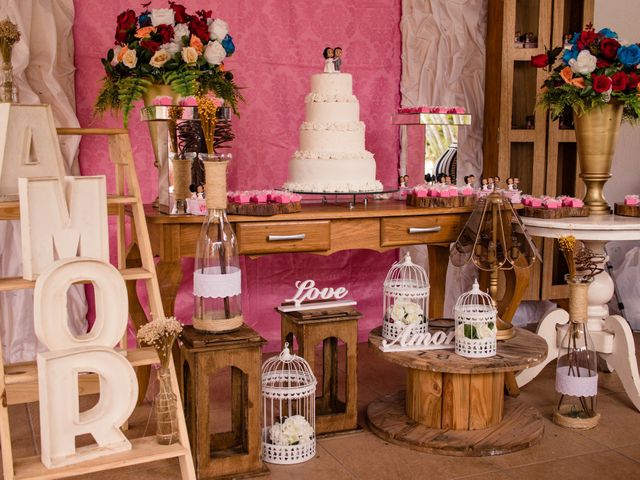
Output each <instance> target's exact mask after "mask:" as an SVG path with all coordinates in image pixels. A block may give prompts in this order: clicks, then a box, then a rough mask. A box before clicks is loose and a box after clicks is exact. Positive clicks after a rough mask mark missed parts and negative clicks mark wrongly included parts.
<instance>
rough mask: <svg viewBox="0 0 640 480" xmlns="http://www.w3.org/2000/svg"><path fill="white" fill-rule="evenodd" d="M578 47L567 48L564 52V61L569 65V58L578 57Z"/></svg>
mask: <svg viewBox="0 0 640 480" xmlns="http://www.w3.org/2000/svg"><path fill="white" fill-rule="evenodd" d="M578 53H579V52H578V49H577V48H576V47H574V48H565V49H564V53H563V54H562V62H563V63H564V64H565V65H569V60H571V59H574V60H575V59H576V58H578Z"/></svg>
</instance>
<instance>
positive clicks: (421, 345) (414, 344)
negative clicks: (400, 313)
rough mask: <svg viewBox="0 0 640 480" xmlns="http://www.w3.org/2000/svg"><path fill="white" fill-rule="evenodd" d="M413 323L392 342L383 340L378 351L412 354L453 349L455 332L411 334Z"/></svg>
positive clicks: (440, 331) (450, 330)
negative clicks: (421, 351) (422, 351)
mask: <svg viewBox="0 0 640 480" xmlns="http://www.w3.org/2000/svg"><path fill="white" fill-rule="evenodd" d="M415 325H416V324H415V323H412V324H409V325H407V326H406V327H405V329H404V330H403V331H402V333H401V334H400V335H398V337H397V338H396V339H395V340H393V341H392V342H388V341H387V340H383V341H382V344H381V345H380V350H382V351H383V352H414V351H420V350H445V349H451V348H453V347H454V342H453V340H454V338H455V331H454V329H453V328H451V329H449V330H448V331H446V332H445V331H443V330H438V331H436V332H433V333H432V332H426V333H413V327H414V326H415Z"/></svg>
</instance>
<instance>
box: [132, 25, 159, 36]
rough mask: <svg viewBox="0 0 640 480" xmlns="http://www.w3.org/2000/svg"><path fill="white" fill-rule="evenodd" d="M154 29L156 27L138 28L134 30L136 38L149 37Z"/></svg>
mask: <svg viewBox="0 0 640 480" xmlns="http://www.w3.org/2000/svg"><path fill="white" fill-rule="evenodd" d="M155 31H156V27H143V28H139V29H138V31H137V32H136V35H135V37H136V38H147V37H150V36H151V34H152V33H153V32H155Z"/></svg>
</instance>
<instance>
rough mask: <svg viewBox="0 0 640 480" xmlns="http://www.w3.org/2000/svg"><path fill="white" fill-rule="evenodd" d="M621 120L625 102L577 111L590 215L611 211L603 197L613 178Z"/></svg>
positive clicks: (580, 151) (580, 150) (581, 166)
mask: <svg viewBox="0 0 640 480" xmlns="http://www.w3.org/2000/svg"><path fill="white" fill-rule="evenodd" d="M621 121H622V105H619V104H611V103H610V104H608V105H606V106H604V107H596V108H594V109H591V110H589V111H587V112H585V113H583V114H582V115H581V116H578V115H575V114H574V123H575V127H576V142H577V144H578V145H577V146H578V161H579V163H580V178H582V181H583V182H584V184H585V185H586V187H587V193H586V194H585V196H584V203H585V205H587V206H588V207H589V214H590V215H606V214H609V213H611V209H610V208H609V204H608V203H607V200H606V199H605V198H604V193H603V188H604V184H605V183H606V182H607V180H609V178H611V161H612V159H613V154H614V152H615V149H616V142H617V141H618V131H619V130H620V123H621Z"/></svg>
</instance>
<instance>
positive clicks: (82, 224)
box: [19, 176, 109, 280]
mask: <svg viewBox="0 0 640 480" xmlns="http://www.w3.org/2000/svg"><path fill="white" fill-rule="evenodd" d="M106 188H107V187H106V182H105V177H104V176H95V177H65V178H64V184H63V183H62V182H61V180H60V179H59V178H56V177H40V178H20V179H19V189H20V218H21V219H22V221H21V231H22V261H23V264H22V276H23V278H25V279H26V280H35V279H36V278H37V277H38V275H40V273H42V272H43V271H44V270H45V269H46V268H47V267H48V266H50V265H51V264H52V263H53V261H54V260H58V259H62V258H70V257H76V256H81V257H88V258H95V259H97V260H102V261H104V262H108V261H109V240H108V231H107V229H108V224H107V201H106V198H107V194H106Z"/></svg>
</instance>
